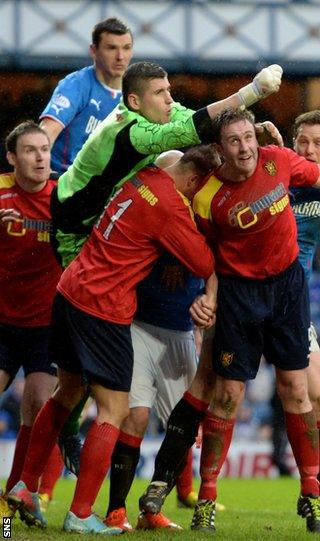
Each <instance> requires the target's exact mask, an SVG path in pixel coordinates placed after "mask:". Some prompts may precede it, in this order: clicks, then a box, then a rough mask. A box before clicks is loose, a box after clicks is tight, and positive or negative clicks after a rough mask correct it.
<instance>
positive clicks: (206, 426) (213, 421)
mask: <svg viewBox="0 0 320 541" xmlns="http://www.w3.org/2000/svg"><path fill="white" fill-rule="evenodd" d="M234 423H235V419H229V420H227V419H221V418H219V417H216V416H214V415H213V414H212V413H210V412H208V413H207V414H206V417H205V419H204V422H203V437H202V450H201V459H200V475H201V486H200V490H199V500H216V498H217V478H218V476H219V474H220V470H221V468H222V466H223V463H224V461H225V459H226V456H227V453H228V450H229V447H230V444H231V440H232V434H233V427H234Z"/></svg>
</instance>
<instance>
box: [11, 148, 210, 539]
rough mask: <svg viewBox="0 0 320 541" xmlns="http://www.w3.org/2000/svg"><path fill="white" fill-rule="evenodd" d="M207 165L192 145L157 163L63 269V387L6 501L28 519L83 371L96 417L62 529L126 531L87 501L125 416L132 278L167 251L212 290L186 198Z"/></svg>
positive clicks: (58, 313) (32, 519)
mask: <svg viewBox="0 0 320 541" xmlns="http://www.w3.org/2000/svg"><path fill="white" fill-rule="evenodd" d="M211 167H212V161H209V160H208V158H207V154H206V153H205V154H204V155H202V153H201V149H196V150H195V149H191V150H190V152H186V154H184V155H183V156H182V158H181V159H180V160H179V161H178V162H177V163H175V164H173V165H172V166H171V167H169V168H167V169H165V170H163V171H162V170H160V169H159V168H157V167H149V168H145V169H143V170H142V171H140V172H139V173H138V174H137V175H135V176H134V177H133V178H132V179H131V180H130V181H128V182H127V183H125V184H124V185H123V186H122V187H120V188H119V190H118V191H117V192H116V193H115V194H114V196H113V197H112V198H111V199H110V201H109V203H108V204H107V205H106V206H105V209H104V211H103V213H102V215H101V216H100V217H99V218H98V220H97V222H96V224H95V226H94V227H93V230H92V233H91V236H90V238H89V240H88V242H86V244H85V246H84V247H83V249H82V250H81V252H80V254H79V255H78V256H77V257H76V259H75V260H74V261H73V262H72V263H71V264H70V265H69V266H68V268H67V269H66V270H65V272H64V273H63V275H62V278H61V280H60V282H59V284H58V292H59V293H58V294H57V296H56V300H55V303H54V307H53V323H52V325H53V331H54V336H53V344H54V352H55V358H57V363H58V366H59V373H58V375H59V387H58V389H57V390H56V391H55V393H54V395H53V397H52V398H51V399H50V400H49V401H48V402H47V404H46V405H45V406H44V407H43V408H42V410H41V412H40V414H39V415H38V417H37V420H36V423H35V426H34V430H33V432H32V436H31V441H30V445H29V448H28V455H27V457H26V461H25V466H24V470H23V472H22V476H21V479H22V480H21V481H19V483H17V485H16V486H15V487H14V488H13V489H12V490H11V491H10V493H9V494H8V503H9V505H11V506H13V507H17V506H18V507H19V508H20V515H21V517H22V519H24V520H25V521H26V522H27V523H29V524H37V525H39V526H44V524H45V521H44V519H43V517H42V515H41V512H40V509H39V506H38V498H37V488H38V480H39V477H40V476H41V473H42V470H43V466H44V463H45V457H46V456H47V455H48V453H50V450H51V448H52V447H53V445H54V442H55V440H56V437H57V435H58V434H59V432H60V430H61V427H62V426H63V424H64V422H65V420H66V418H67V417H68V415H69V413H70V410H71V409H72V408H73V407H74V406H75V405H76V404H77V403H78V401H79V399H81V397H82V396H83V393H84V391H85V388H84V383H83V375H84V376H85V378H86V381H88V382H89V384H90V389H91V393H92V396H93V397H94V399H95V401H96V403H97V409H98V415H97V419H96V420H95V422H94V423H93V425H92V426H91V428H90V430H89V433H88V435H87V437H86V440H85V443H84V447H83V450H82V453H81V458H80V471H79V475H78V481H77V486H76V490H75V495H74V499H73V502H72V505H71V511H70V512H69V513H68V514H67V517H66V519H65V522H64V529H65V530H67V531H75V532H82V533H87V534H89V533H92V532H95V533H101V534H104V533H121V532H122V530H121V529H118V528H108V527H106V526H105V525H104V524H103V523H102V522H101V521H99V519H98V518H97V517H96V516H95V515H94V514H93V513H92V505H93V504H94V501H95V499H96V496H97V493H98V491H99V489H100V486H101V484H102V482H103V480H104V478H105V475H106V473H107V470H108V468H109V464H110V460H111V455H112V452H113V448H114V445H115V443H116V441H117V439H118V436H119V427H120V425H121V423H122V421H123V420H124V418H125V417H126V416H127V414H128V392H129V390H130V385H131V378H132V367H133V351H132V342H131V336H130V324H131V322H132V319H133V316H134V313H135V310H136V286H137V284H138V282H139V281H140V280H142V279H143V278H144V277H145V276H146V275H147V274H148V272H150V270H151V268H152V266H153V264H154V263H155V261H156V260H157V258H158V257H159V256H160V255H161V254H162V253H163V251H164V250H167V251H169V252H171V253H172V254H174V255H175V256H176V257H178V259H179V260H180V261H181V262H182V263H183V264H184V265H186V267H187V268H188V269H189V270H190V271H191V272H193V273H195V274H196V275H198V276H203V277H204V278H207V279H208V282H207V285H206V287H207V288H208V289H207V294H206V295H205V296H204V297H205V298H206V297H210V296H214V295H215V292H216V289H215V287H214V286H215V276H214V275H213V274H212V273H213V256H212V253H211V251H210V249H209V248H208V246H207V244H206V242H205V240H204V238H203V237H202V235H201V234H200V233H199V232H198V230H197V228H196V225H195V223H194V221H193V219H192V211H191V208H190V205H189V204H188V201H187V199H186V197H189V198H190V197H191V196H192V195H193V193H194V192H195V190H196V188H197V186H198V185H199V183H200V181H201V180H202V179H203V178H204V177H205V176H206V175H207V174H208V171H209V170H210V169H211ZM180 192H181V193H180ZM181 194H183V196H182V195H181ZM184 196H185V197H184ZM93 270H94V272H93ZM212 302H213V301H212Z"/></svg>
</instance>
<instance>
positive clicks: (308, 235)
mask: <svg viewBox="0 0 320 541" xmlns="http://www.w3.org/2000/svg"><path fill="white" fill-rule="evenodd" d="M293 146H294V150H295V151H296V152H297V153H298V154H300V156H304V157H305V158H307V159H308V160H310V161H313V162H316V163H319V164H320V110H319V109H318V110H314V111H308V112H307V113H303V114H301V115H299V116H298V117H297V118H296V119H295V122H294V125H293ZM291 192H292V198H291V205H292V208H293V212H294V215H295V218H296V222H297V228H298V243H299V248H300V253H299V260H300V263H301V264H302V266H303V268H304V271H305V273H306V276H307V278H308V279H310V276H311V271H312V263H313V258H314V255H315V250H316V247H317V244H318V243H319V241H320V193H319V190H316V189H315V188H300V189H292V190H291ZM310 339H311V345H310V357H309V366H308V368H307V376H308V391H309V396H310V400H311V402H312V405H313V409H314V411H315V412H316V416H317V426H318V429H320V403H319V402H320V400H319V397H320V350H319V345H318V342H317V333H316V330H315V328H314V326H313V324H311V332H310ZM275 415H276V419H275V421H276V423H277V425H276V432H275V433H274V436H273V446H274V448H273V455H274V462H275V463H276V464H277V465H278V467H279V470H281V468H283V467H286V466H285V463H284V459H283V454H284V452H285V449H286V445H285V444H286V441H287V440H286V438H285V436H284V435H285V426H284V419H283V423H282V424H281V419H282V417H281V412H280V413H278V411H276V412H275ZM283 442H285V444H283ZM319 464H320V457H319ZM285 471H286V469H284V472H285Z"/></svg>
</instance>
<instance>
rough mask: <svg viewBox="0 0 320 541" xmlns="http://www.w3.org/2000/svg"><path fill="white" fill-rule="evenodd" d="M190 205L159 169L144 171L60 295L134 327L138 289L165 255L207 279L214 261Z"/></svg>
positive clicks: (102, 224)
mask: <svg viewBox="0 0 320 541" xmlns="http://www.w3.org/2000/svg"><path fill="white" fill-rule="evenodd" d="M191 213H192V211H191V208H190V205H189V202H188V201H187V200H186V199H185V198H184V197H183V196H182V194H180V193H179V192H178V191H177V190H176V189H175V187H174V183H173V180H172V179H171V178H170V177H169V176H168V175H167V174H166V173H165V172H164V171H161V170H160V169H158V168H156V167H150V168H146V169H143V170H142V171H140V172H139V173H138V175H137V176H136V177H134V178H133V179H132V180H130V181H128V182H126V183H125V184H124V185H123V186H122V188H120V189H119V190H118V192H117V193H116V194H115V196H114V197H113V198H112V199H111V200H110V202H109V203H108V205H107V207H106V208H105V210H104V212H103V214H102V216H101V217H100V219H99V220H98V222H97V224H96V225H95V226H94V228H93V231H92V233H91V235H90V238H89V240H88V241H87V242H86V244H85V245H84V247H83V248H82V250H81V252H80V254H79V255H78V256H77V258H76V259H75V260H74V261H73V262H72V263H71V264H70V265H69V267H68V268H67V269H66V270H65V271H64V273H63V275H62V277H61V280H60V282H59V285H58V289H59V291H60V292H61V293H62V294H63V295H64V296H65V297H66V298H67V299H68V300H69V301H70V302H71V303H72V304H74V305H75V306H77V307H78V308H80V309H81V310H83V311H85V312H87V313H89V314H92V315H94V316H96V317H99V318H102V319H105V320H107V321H110V322H112V323H120V324H130V323H131V321H132V319H133V316H134V313H135V311H136V285H137V283H138V282H139V281H140V280H142V279H143V278H144V277H145V276H146V275H147V274H148V273H149V272H150V270H151V268H152V265H153V264H154V262H155V261H156V259H157V258H158V257H159V256H160V255H161V254H162V253H163V251H164V250H166V251H168V252H171V253H172V254H173V255H175V256H176V257H177V258H178V259H179V260H180V261H181V262H182V263H183V264H184V265H185V266H186V267H187V268H188V269H189V270H190V271H191V272H193V273H194V274H195V275H197V276H202V277H203V278H208V277H209V276H210V274H211V273H212V271H213V255H212V252H211V250H210V249H209V247H208V245H207V244H206V241H205V239H204V237H203V236H202V235H201V234H200V233H199V232H198V230H197V228H196V225H195V222H194V221H193V219H192V217H191Z"/></svg>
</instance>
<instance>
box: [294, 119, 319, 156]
mask: <svg viewBox="0 0 320 541" xmlns="http://www.w3.org/2000/svg"><path fill="white" fill-rule="evenodd" d="M294 150H295V151H296V152H297V153H298V154H300V156H304V157H305V158H307V160H311V161H312V162H316V163H320V124H314V125H313V126H311V125H308V124H301V125H300V126H299V128H298V132H297V135H296V138H295V141H294Z"/></svg>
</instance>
